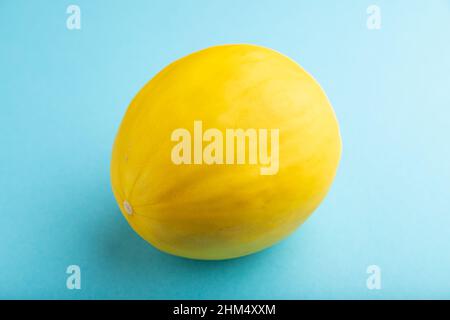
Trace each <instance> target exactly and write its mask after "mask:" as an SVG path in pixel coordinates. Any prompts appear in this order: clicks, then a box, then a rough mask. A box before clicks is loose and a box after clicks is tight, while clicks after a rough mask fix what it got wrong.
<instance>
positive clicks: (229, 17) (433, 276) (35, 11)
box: [0, 0, 450, 299]
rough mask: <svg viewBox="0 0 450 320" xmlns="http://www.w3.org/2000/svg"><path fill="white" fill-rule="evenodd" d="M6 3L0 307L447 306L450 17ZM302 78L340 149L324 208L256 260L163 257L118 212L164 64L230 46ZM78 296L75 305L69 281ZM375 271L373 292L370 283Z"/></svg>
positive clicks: (207, 5) (442, 8)
mask: <svg viewBox="0 0 450 320" xmlns="http://www.w3.org/2000/svg"><path fill="white" fill-rule="evenodd" d="M373 3H374V2H371V1H359V2H356V1H350V0H349V1H339V2H338V1H335V2H334V4H331V3H330V1H314V2H313V1H299V0H292V1H261V0H254V1H230V0H227V1H162V0H161V1H137V0H134V1H128V2H126V1H114V2H112V1H87V0H86V1H76V2H75V4H77V5H79V6H80V7H81V15H82V29H81V30H78V31H77V30H75V31H69V30H68V29H67V28H66V18H67V14H66V8H67V6H68V5H69V4H71V2H68V1H49V0H48V1H39V2H38V1H12V0H9V1H5V0H0V97H1V103H0V177H1V178H0V210H1V214H0V298H65V299H80V298H187V299H196V298H255V299H258V298H276V299H278V298H288V299H291V298H296V299H301V298H305V299H312V298H363V299H372V298H373V299H378V298H450V273H449V270H450V210H449V207H450V205H449V202H450V143H449V138H450V120H449V119H450V41H449V39H450V37H449V33H450V2H449V1H446V0H441V1H439V0H436V1H406V0H405V1H395V2H394V1H377V2H375V4H377V5H379V6H380V8H381V13H382V28H381V30H368V29H367V27H366V19H367V14H366V8H367V7H368V6H369V5H370V4H373ZM241 42H245V43H255V44H260V45H264V46H268V47H271V48H274V49H276V50H278V51H280V52H282V53H284V54H286V55H288V56H290V57H292V58H293V59H295V60H296V61H298V62H299V63H300V64H301V65H302V66H303V67H304V68H305V69H307V70H308V71H309V72H311V73H312V74H313V75H314V76H315V78H316V79H317V80H318V81H319V82H320V83H321V85H322V86H323V88H324V89H325V91H326V92H327V94H328V96H329V97H330V100H331V102H332V104H333V106H334V108H335V111H336V114H337V116H338V119H339V121H340V126H341V131H342V136H343V142H344V150H343V157H342V161H341V165H340V168H339V172H338V175H337V177H336V180H335V182H334V184H333V187H332V190H331V191H330V193H329V195H328V197H327V198H326V200H325V201H324V202H323V204H322V205H321V206H320V208H319V209H318V210H317V211H316V212H315V213H314V214H313V216H312V217H311V218H310V219H309V220H308V221H307V222H306V223H305V224H304V225H303V226H302V227H301V228H300V229H299V230H298V231H297V232H296V233H295V234H293V235H292V236H290V237H289V238H288V239H286V240H285V241H283V242H281V243H280V244H278V245H276V246H275V247H272V248H270V249H268V250H266V251H263V252H262V253H259V254H255V255H252V256H249V257H245V258H241V259H236V260H230V261H222V262H201V261H191V260H186V259H181V258H176V257H172V256H169V255H166V254H164V253H161V252H159V251H157V250H156V249H154V248H153V247H151V246H150V245H148V244H147V243H146V242H145V241H144V240H142V239H140V238H139V237H138V236H137V235H136V234H135V233H134V232H133V231H132V229H131V228H130V227H129V226H128V224H127V223H126V221H125V219H124V218H123V217H122V216H121V214H120V213H119V210H118V208H117V206H116V203H115V200H114V198H113V195H112V192H111V188H110V182H109V163H110V154H111V148H112V143H113V139H114V136H115V133H116V130H117V128H118V126H119V124H120V121H121V118H122V116H123V114H124V112H125V110H126V108H127V106H128V104H129V102H130V101H131V99H132V98H133V96H134V95H135V93H136V92H137V91H138V90H139V89H140V88H141V87H142V86H143V85H144V83H145V82H147V81H148V80H149V79H150V78H151V77H152V76H153V75H154V74H155V73H156V72H158V71H159V70H160V69H161V68H163V67H164V66H165V65H167V64H168V63H170V62H171V61H173V60H175V59H177V58H179V57H181V56H183V55H186V54H188V53H190V52H193V51H196V50H198V49H201V48H204V47H208V46H211V45H215V44H223V43H241ZM71 264H76V265H79V266H80V267H81V270H82V289H81V290H68V289H67V288H66V277H67V275H66V273H65V271H66V267H67V266H68V265H71ZM371 264H376V265H379V266H380V267H381V270H382V289H381V290H368V289H367V287H366V279H367V277H368V275H367V274H366V268H367V266H368V265H371Z"/></svg>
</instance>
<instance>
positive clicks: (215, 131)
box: [111, 44, 341, 260]
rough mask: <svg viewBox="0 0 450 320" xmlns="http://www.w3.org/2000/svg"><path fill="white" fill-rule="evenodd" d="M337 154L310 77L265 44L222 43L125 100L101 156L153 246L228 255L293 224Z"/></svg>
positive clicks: (195, 254) (203, 255)
mask: <svg viewBox="0 0 450 320" xmlns="http://www.w3.org/2000/svg"><path fill="white" fill-rule="evenodd" d="M340 154H341V138H340V133H339V127H338V123H337V120H336V117H335V114H334V111H333V109H332V107H331V105H330V103H329V101H328V99H327V97H326V95H325V93H324V92H323V90H322V89H321V87H320V86H319V84H318V83H317V82H316V81H315V80H314V79H313V78H312V77H311V76H310V75H309V74H308V73H307V72H306V71H305V70H304V69H302V68H301V67H300V66H299V65H298V64H296V63H295V62H294V61H293V60H291V59H289V58H287V57H286V56H284V55H282V54H280V53H278V52H276V51H273V50H271V49H268V48H264V47H260V46H255V45H246V44H245V45H242V44H239V45H222V46H215V47H211V48H207V49H204V50H201V51H198V52H195V53H193V54H190V55H188V56H186V57H184V58H182V59H180V60H177V61H175V62H173V63H172V64H170V65H169V66H167V67H166V68H165V69H163V70H162V71H161V72H159V73H158V74H157V75H156V76H155V77H154V78H153V79H152V80H150V81H149V82H148V83H147V84H146V85H145V86H144V87H143V88H142V89H141V90H140V92H139V93H138V94H137V96H136V97H135V98H134V99H133V101H132V102H131V104H130V106H129V107H128V110H127V112H126V115H125V117H124V119H123V122H122V124H121V126H120V129H119V132H118V134H117V137H116V140H115V143H114V147H113V155H112V162H111V180H112V187H113V192H114V196H115V198H116V200H117V202H118V204H119V207H120V209H121V211H122V213H123V215H124V217H125V218H126V219H127V221H128V223H129V224H130V225H131V227H132V228H133V229H134V230H135V231H136V232H137V233H138V234H139V235H140V236H141V237H142V238H144V239H145V240H147V241H148V242H150V243H151V244H153V245H154V246H155V247H157V248H159V249H160V250H162V251H165V252H167V253H170V254H174V255H177V256H183V257H188V258H193V259H209V260H214V259H227V258H234V257H239V256H243V255H247V254H251V253H254V252H257V251H259V250H262V249H264V248H266V247H269V246H271V245H273V244H274V243H276V242H277V241H279V240H281V239H283V238H284V237H286V236H287V235H289V234H290V233H291V232H293V231H294V230H295V229H296V228H297V227H298V226H299V225H301V224H302V223H303V222H304V221H305V219H306V218H307V217H308V216H309V215H310V214H311V213H312V212H313V211H314V209H315V208H316V207H317V206H318V205H319V204H320V202H321V201H322V199H323V198H324V197H325V195H326V193H327V191H328V189H329V187H330V185H331V183H332V180H333V178H334V176H335V173H336V169H337V166H338V163H339V159H340Z"/></svg>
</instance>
